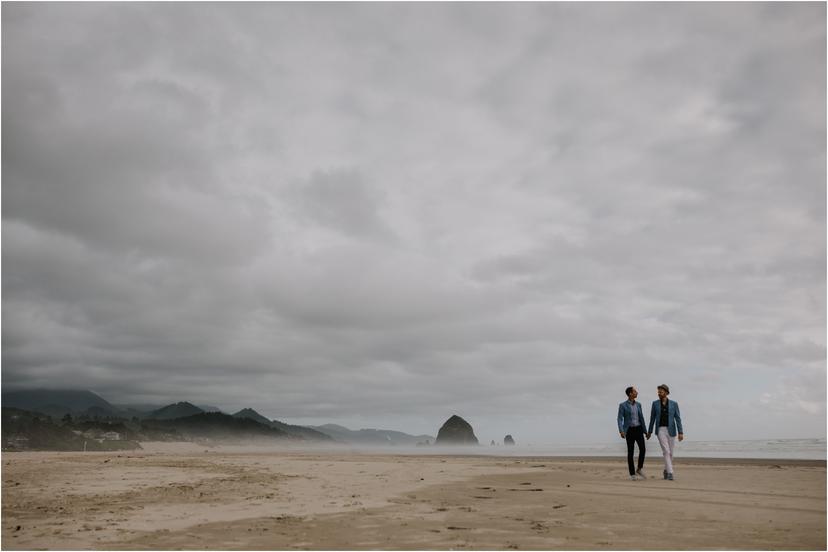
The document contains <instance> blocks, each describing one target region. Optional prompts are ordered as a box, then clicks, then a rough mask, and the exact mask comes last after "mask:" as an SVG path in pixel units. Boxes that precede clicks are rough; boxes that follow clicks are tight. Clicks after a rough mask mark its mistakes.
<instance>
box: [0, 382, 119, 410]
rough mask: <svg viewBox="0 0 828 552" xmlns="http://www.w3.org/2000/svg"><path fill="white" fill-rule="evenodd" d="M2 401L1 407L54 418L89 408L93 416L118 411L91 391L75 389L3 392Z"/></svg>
mask: <svg viewBox="0 0 828 552" xmlns="http://www.w3.org/2000/svg"><path fill="white" fill-rule="evenodd" d="M2 401H3V406H7V407H12V408H19V409H21V410H27V411H33V412H42V413H43V414H47V415H49V416H55V417H61V416H63V415H65V414H67V413H71V414H76V413H80V412H85V411H87V410H89V409H90V408H91V409H93V412H94V413H95V415H101V414H103V415H112V414H114V413H116V412H117V411H118V409H117V408H115V407H114V406H112V405H111V404H110V403H109V402H108V401H106V399H104V398H103V397H101V396H99V395H97V394H95V393H93V392H92V391H88V390H77V389H29V390H23V391H4V392H3V393H2Z"/></svg>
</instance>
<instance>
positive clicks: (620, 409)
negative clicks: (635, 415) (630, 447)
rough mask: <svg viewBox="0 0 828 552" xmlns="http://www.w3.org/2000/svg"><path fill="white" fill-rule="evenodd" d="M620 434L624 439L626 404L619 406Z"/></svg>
mask: <svg viewBox="0 0 828 552" xmlns="http://www.w3.org/2000/svg"><path fill="white" fill-rule="evenodd" d="M618 433H620V434H621V437H622V438H623V437H624V403H621V404H619V405H618Z"/></svg>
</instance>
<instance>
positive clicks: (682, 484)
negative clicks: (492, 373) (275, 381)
mask: <svg viewBox="0 0 828 552" xmlns="http://www.w3.org/2000/svg"><path fill="white" fill-rule="evenodd" d="M2 460H3V471H2V478H3V483H2V491H3V492H2V498H3V502H2V513H3V517H2V548H3V549H4V550H18V549H163V550H169V549H196V550H208V549H242V550H251V549H271V550H273V549H275V550H285V549H324V550H340V549H427V550H435V549H436V550H442V549H449V548H454V549H457V548H461V549H487V550H492V549H496V550H508V549H541V550H553V549H567V550H573V549H636V550H642V549H660V550H671V549H749V550H768V549H773V550H779V549H785V550H790V549H807V550H816V549H822V550H824V549H825V548H826V508H825V506H826V501H825V489H826V479H825V462H824V461H780V460H776V461H770V460H768V461H765V460H761V461H757V460H754V461H745V460H721V461H718V460H693V459H685V458H678V459H677V460H676V480H675V481H664V480H663V479H661V463H660V458H658V457H656V458H650V460H649V465H648V467H649V472H650V473H651V474H652V475H656V476H658V478H653V477H651V478H650V479H647V480H646V481H630V480H629V479H628V477H627V475H626V461H625V459H623V458H584V459H578V458H550V457H546V458H520V457H487V456H474V455H466V456H459V455H422V454H418V455H400V454H396V455H395V454H391V453H389V452H383V453H378V452H372V453H347V454H345V453H343V452H342V451H339V452H331V451H304V452H303V451H295V450H294V451H285V450H281V451H273V450H270V451H267V450H264V449H243V448H240V447H239V448H237V447H213V448H209V449H205V447H199V446H196V445H185V444H178V445H162V444H146V445H145V450H142V451H137V452H133V453H127V452H117V453H116V452H112V453H50V452H20V453H4V454H3V455H2Z"/></svg>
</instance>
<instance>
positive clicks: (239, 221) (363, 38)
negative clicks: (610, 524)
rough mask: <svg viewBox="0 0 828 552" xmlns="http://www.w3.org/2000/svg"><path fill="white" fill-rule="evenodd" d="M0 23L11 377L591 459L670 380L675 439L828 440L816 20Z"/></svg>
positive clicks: (430, 7) (81, 14) (689, 15)
mask: <svg viewBox="0 0 828 552" xmlns="http://www.w3.org/2000/svg"><path fill="white" fill-rule="evenodd" d="M2 25H3V81H2V86H3V100H4V108H5V109H4V113H3V121H2V124H3V138H4V139H3V152H2V154H3V179H4V190H3V191H4V194H3V195H4V197H3V199H4V202H3V207H2V210H3V222H2V227H3V228H2V230H3V261H4V270H3V298H4V303H3V330H2V331H3V386H4V388H15V387H26V386H47V387H63V386H72V387H88V388H91V389H94V390H96V391H98V392H100V393H102V394H103V395H104V396H105V397H107V398H109V399H111V400H113V401H122V402H146V401H151V402H153V401H154V402H159V403H163V402H171V401H173V400H182V399H187V400H195V401H197V402H199V403H206V404H216V405H219V406H221V407H223V408H226V409H228V410H235V409H238V408H242V407H245V406H251V407H254V408H256V409H257V410H259V411H260V412H262V413H264V414H266V415H268V416H270V417H278V418H280V419H285V420H288V421H292V422H296V423H324V422H328V421H338V422H340V423H345V424H346V425H348V424H350V425H353V426H359V425H362V426H381V425H384V426H387V427H393V428H396V429H401V430H404V431H409V432H412V433H421V432H431V433H434V432H435V431H436V430H437V428H438V427H439V425H440V423H442V421H444V420H445V418H447V417H448V416H450V415H451V414H452V413H459V414H461V415H463V416H464V417H466V418H467V419H469V420H470V421H471V422H472V423H473V424H474V425H475V427H476V428H477V429H478V434H479V435H480V436H481V438H482V439H484V440H486V439H498V440H499V439H501V438H502V436H503V434H505V433H512V434H513V435H515V436H516V437H517V438H518V439H519V441H521V442H528V441H534V442H569V441H579V442H595V441H601V440H604V439H609V438H613V437H614V429H613V423H612V418H613V415H614V404H615V403H616V402H619V401H620V400H621V399H623V393H622V392H623V389H624V388H625V387H626V386H627V385H631V384H633V385H637V386H638V387H639V388H640V389H641V390H642V399H644V400H649V399H652V398H654V394H655V391H654V388H655V386H656V385H657V384H659V383H662V382H667V383H669V384H670V385H671V387H672V388H673V389H674V393H673V395H674V397H675V398H676V399H677V400H679V401H680V402H681V404H682V410H683V412H684V413H685V417H686V418H687V423H686V425H687V426H688V432H689V433H692V434H693V436H694V438H699V439H704V438H708V439H714V438H737V437H738V438H750V437H757V438H758V437H766V436H774V437H784V436H791V437H797V436H801V437H810V436H824V435H825V324H826V314H825V302H826V293H825V263H826V256H825V251H826V241H825V235H826V227H825V197H826V196H825V149H826V142H825V101H824V99H825V67H826V60H825V48H824V44H825V7H824V6H823V5H818V4H670V5H633V4H613V5H608V4H543V3H541V4H513V5H500V4H349V3H345V4H240V5H233V6H230V5H222V4H154V5H144V4H71V3H70V4H60V3H58V4H10V5H7V6H4V8H3V22H2ZM725 406H726V407H727V410H728V412H732V413H733V424H722V423H721V420H716V419H711V416H710V413H711V412H718V411H720V409H721V408H724V407H725ZM562 420H577V423H572V424H566V423H561V421H562ZM732 427H739V428H741V429H740V430H739V431H738V432H734V430H732V429H731V428H732Z"/></svg>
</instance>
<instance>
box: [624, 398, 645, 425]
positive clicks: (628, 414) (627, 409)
mask: <svg viewBox="0 0 828 552" xmlns="http://www.w3.org/2000/svg"><path fill="white" fill-rule="evenodd" d="M635 406H636V408H638V424H639V425H640V426H641V431H644V426H645V425H646V422H645V421H644V411H643V410H641V403H640V402H637V401H636V403H635ZM631 423H632V407H631V406H630V401H624V402H622V403H621V404H619V405H618V431H620V432H621V433H626V432H627V430H628V429H630V424H631Z"/></svg>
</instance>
